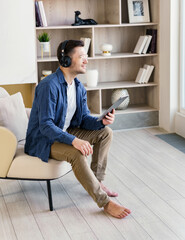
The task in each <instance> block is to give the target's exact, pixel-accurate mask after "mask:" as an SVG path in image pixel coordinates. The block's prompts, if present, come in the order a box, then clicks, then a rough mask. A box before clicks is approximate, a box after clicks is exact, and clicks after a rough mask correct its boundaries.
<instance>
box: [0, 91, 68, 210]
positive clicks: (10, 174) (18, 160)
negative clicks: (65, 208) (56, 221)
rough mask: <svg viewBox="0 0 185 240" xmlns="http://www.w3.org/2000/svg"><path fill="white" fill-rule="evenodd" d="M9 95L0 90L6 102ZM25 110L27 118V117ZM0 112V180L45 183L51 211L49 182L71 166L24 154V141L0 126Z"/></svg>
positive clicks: (0, 119)
mask: <svg viewBox="0 0 185 240" xmlns="http://www.w3.org/2000/svg"><path fill="white" fill-rule="evenodd" d="M8 97H10V96H9V94H8V93H7V92H6V91H5V90H4V89H3V88H0V108H1V106H2V105H1V104H2V103H1V99H2V98H4V99H3V101H6V98H7V99H8ZM0 110H1V109H0ZM29 112H30V111H29V110H28V109H27V116H28V117H29ZM1 123H2V116H1V111H0V178H1V179H15V180H38V181H46V182H47V190H48V200H49V209H50V211H53V201H52V192H51V183H50V181H51V180H54V179H57V178H60V177H62V176H64V175H65V174H67V173H68V172H70V171H71V166H70V164H69V163H67V162H65V161H56V160H54V159H49V161H48V163H45V162H43V161H42V160H41V159H39V158H37V157H32V156H29V155H27V154H25V153H24V143H25V140H21V141H18V140H17V137H16V136H15V134H14V133H13V132H12V131H11V130H10V129H8V128H7V127H6V126H2V124H1Z"/></svg>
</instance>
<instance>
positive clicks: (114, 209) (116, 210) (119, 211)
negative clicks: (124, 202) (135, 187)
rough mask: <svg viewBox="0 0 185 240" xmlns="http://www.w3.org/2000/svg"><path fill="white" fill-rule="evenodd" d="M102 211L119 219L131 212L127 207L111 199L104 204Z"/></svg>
mask: <svg viewBox="0 0 185 240" xmlns="http://www.w3.org/2000/svg"><path fill="white" fill-rule="evenodd" d="M104 211H105V212H107V213H109V214H110V215H111V216H113V217H115V218H120V219H121V218H124V217H126V216H128V215H129V214H130V213H131V211H130V210H129V209H127V208H125V207H123V206H121V205H119V204H117V203H115V202H113V201H110V202H108V203H107V204H106V205H105V207H104Z"/></svg>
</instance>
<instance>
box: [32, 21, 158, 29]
mask: <svg viewBox="0 0 185 240" xmlns="http://www.w3.org/2000/svg"><path fill="white" fill-rule="evenodd" d="M156 25H158V23H155V22H150V23H122V24H97V25H81V26H71V25H58V26H48V27H36V30H55V29H56V30H58V29H74V28H110V27H114V28H115V27H140V26H141V27H143V26H156Z"/></svg>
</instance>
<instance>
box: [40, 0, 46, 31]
mask: <svg viewBox="0 0 185 240" xmlns="http://www.w3.org/2000/svg"><path fill="white" fill-rule="evenodd" d="M38 3H39V9H40V13H41V17H42V22H43V26H44V27H47V26H48V24H47V20H46V14H45V11H44V5H43V2H42V1H38Z"/></svg>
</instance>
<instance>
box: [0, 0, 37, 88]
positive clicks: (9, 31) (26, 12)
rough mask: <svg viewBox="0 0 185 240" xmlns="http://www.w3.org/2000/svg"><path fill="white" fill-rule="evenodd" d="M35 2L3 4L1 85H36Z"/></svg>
mask: <svg viewBox="0 0 185 240" xmlns="http://www.w3.org/2000/svg"><path fill="white" fill-rule="evenodd" d="M34 22H35V21H34V1H33V0H15V1H13V0H5V1H1V5H0V36H1V37H0V85H7V84H18V83H34V82H36V50H35V26H34Z"/></svg>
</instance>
